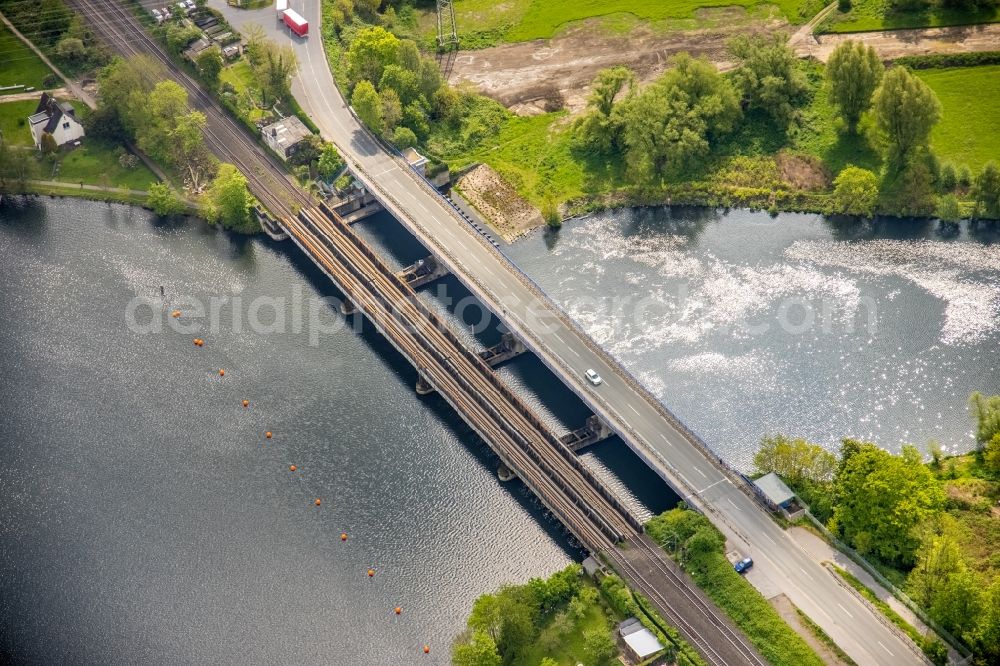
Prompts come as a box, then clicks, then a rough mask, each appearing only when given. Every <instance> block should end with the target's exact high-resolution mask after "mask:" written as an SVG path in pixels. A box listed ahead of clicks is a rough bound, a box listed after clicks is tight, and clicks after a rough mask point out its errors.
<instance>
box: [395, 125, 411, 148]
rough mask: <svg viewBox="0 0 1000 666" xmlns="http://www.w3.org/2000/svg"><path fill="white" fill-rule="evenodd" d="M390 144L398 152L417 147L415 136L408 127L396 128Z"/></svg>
mask: <svg viewBox="0 0 1000 666" xmlns="http://www.w3.org/2000/svg"><path fill="white" fill-rule="evenodd" d="M392 142H393V143H394V144H396V147H397V148H399V149H400V150H405V149H407V148H412V147H414V146H416V145H417V135H416V134H414V133H413V130H411V129H410V128H409V127H402V126H401V127H397V128H396V129H395V130H394V131H393V133H392Z"/></svg>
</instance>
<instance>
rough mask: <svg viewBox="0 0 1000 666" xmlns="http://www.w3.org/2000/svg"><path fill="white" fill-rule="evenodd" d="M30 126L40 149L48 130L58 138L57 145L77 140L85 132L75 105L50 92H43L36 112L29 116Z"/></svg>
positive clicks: (36, 144)
mask: <svg viewBox="0 0 1000 666" xmlns="http://www.w3.org/2000/svg"><path fill="white" fill-rule="evenodd" d="M28 126H29V127H31V136H32V137H34V139H35V148H39V149H41V147H42V134H44V133H46V132H48V133H49V134H51V135H52V137H53V138H54V139H55V140H56V145H57V146H61V145H63V144H65V143H69V142H71V141H76V140H77V139H79V138H80V137H82V136H83V134H84V132H83V125H81V124H80V121H79V120H78V119H77V117H76V111H75V110H74V109H73V106H72V105H71V104H70V103H69V102H60V101H59V100H57V99H56V98H55V97H52V96H50V95H49V94H48V93H42V98H41V99H40V100H38V107H37V108H36V109H35V113H33V114H32V115H30V116H28Z"/></svg>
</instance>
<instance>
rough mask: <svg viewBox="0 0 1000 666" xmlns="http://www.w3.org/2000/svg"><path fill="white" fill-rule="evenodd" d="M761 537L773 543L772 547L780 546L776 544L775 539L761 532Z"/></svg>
mask: <svg viewBox="0 0 1000 666" xmlns="http://www.w3.org/2000/svg"><path fill="white" fill-rule="evenodd" d="M760 535H761V536H762V537H764V538H765V539H767V540H768V541H770V542H771V545H773V546H777V545H778V544H777V543H775V541H774V539H772V538H771V537H769V536H767V535H766V534H764V533H763V532H761V533H760Z"/></svg>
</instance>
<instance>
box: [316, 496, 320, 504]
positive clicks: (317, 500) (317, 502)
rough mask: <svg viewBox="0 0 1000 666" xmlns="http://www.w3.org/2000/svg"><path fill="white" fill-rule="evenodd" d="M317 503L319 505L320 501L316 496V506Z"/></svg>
mask: <svg viewBox="0 0 1000 666" xmlns="http://www.w3.org/2000/svg"><path fill="white" fill-rule="evenodd" d="M319 505H320V501H319V498H318V497H317V498H316V506H319Z"/></svg>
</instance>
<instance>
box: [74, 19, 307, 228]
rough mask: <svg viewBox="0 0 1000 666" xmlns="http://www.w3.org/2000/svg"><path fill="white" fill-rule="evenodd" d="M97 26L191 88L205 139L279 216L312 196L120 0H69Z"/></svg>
mask: <svg viewBox="0 0 1000 666" xmlns="http://www.w3.org/2000/svg"><path fill="white" fill-rule="evenodd" d="M68 2H69V4H70V5H71V6H73V7H74V8H75V9H76V10H77V11H78V12H80V14H82V15H83V17H84V18H85V19H86V20H87V21H88V22H89V23H90V24H91V26H92V27H93V28H94V30H95V31H96V32H97V33H98V34H99V35H100V36H101V37H102V39H104V41H105V42H107V43H108V44H109V45H111V46H112V47H113V48H114V49H115V50H116V51H118V52H119V53H120V54H121V55H123V56H125V57H135V56H138V55H147V56H150V57H152V58H153V59H154V60H156V61H157V62H159V63H160V64H162V65H163V66H164V68H165V70H166V71H167V72H168V73H169V75H170V78H172V79H173V80H174V81H176V82H177V83H178V84H180V85H181V86H182V87H183V88H184V89H185V90H186V91H187V93H188V102H189V103H190V104H191V105H192V107H193V108H195V109H197V110H198V111H201V112H202V113H204V114H205V118H206V124H205V144H206V145H207V146H208V148H209V150H211V151H212V153H214V154H215V155H216V156H217V157H219V159H221V160H223V161H226V162H229V163H231V164H234V165H235V166H236V167H238V168H239V170H240V171H241V172H242V173H243V175H244V176H246V178H247V181H248V186H249V188H250V191H251V192H252V193H253V195H254V196H255V197H256V198H257V200H258V201H260V202H261V204H263V205H264V207H265V208H267V209H268V210H269V211H270V212H271V213H272V214H273V215H275V216H283V217H287V216H291V215H294V214H295V212H296V210H297V209H299V208H304V207H308V206H311V205H312V204H313V203H314V202H313V201H312V199H311V198H310V197H309V196H308V195H307V194H306V193H305V192H304V191H303V190H302V189H301V188H299V187H298V186H297V185H296V184H295V183H294V182H292V181H291V179H290V178H289V176H288V175H287V174H286V173H285V171H284V169H283V168H282V167H281V166H280V165H279V164H277V163H276V162H275V161H274V158H272V157H271V156H270V155H268V154H267V152H266V151H265V150H264V149H262V148H261V147H260V146H259V145H257V144H256V143H255V141H254V139H253V138H251V137H250V136H249V135H248V133H247V131H246V130H245V129H244V128H243V127H242V126H241V125H239V124H238V123H237V122H236V121H235V120H233V118H232V117H230V116H229V114H228V113H227V112H226V111H225V110H224V109H222V108H221V107H220V106H219V104H218V103H217V102H216V101H215V100H214V99H212V98H211V97H210V96H209V95H208V94H206V93H205V92H204V91H203V90H202V89H201V86H200V85H199V84H198V82H197V81H195V80H194V79H192V78H191V77H190V76H189V75H188V74H187V73H186V72H184V71H183V70H182V69H181V68H180V67H178V66H177V64H176V63H174V62H173V61H172V60H171V59H170V57H169V56H168V55H167V54H166V53H165V52H164V51H163V49H162V48H161V47H160V45H159V44H157V43H156V42H155V41H154V40H153V39H152V38H151V37H150V36H149V35H148V34H147V33H146V31H145V30H144V29H143V27H142V25H141V24H140V23H139V22H138V20H137V19H136V18H135V17H134V16H133V15H132V14H131V13H130V12H129V10H128V9H126V8H124V7H122V6H121V5H120V4H119V3H117V2H115V1H114V0H68Z"/></svg>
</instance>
